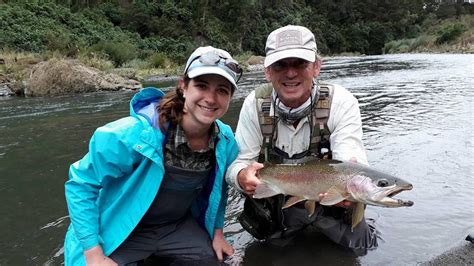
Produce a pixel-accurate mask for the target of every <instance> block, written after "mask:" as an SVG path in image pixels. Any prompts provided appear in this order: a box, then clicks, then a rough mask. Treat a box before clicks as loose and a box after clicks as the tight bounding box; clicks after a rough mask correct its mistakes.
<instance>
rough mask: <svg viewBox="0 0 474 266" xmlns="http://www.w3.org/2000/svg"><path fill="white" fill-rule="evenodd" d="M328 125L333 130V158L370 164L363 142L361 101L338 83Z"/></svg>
mask: <svg viewBox="0 0 474 266" xmlns="http://www.w3.org/2000/svg"><path fill="white" fill-rule="evenodd" d="M328 127H329V130H330V131H331V137H330V142H331V151H332V156H333V159H337V160H342V161H357V162H358V163H361V164H365V165H368V162H367V155H366V152H365V148H364V144H363V142H362V120H361V116H360V110H359V103H358V101H357V99H356V98H355V97H354V96H353V95H352V94H351V93H350V92H349V91H347V90H346V89H344V88H342V87H340V86H337V85H336V88H335V90H334V97H333V102H332V105H331V113H330V116H329V121H328Z"/></svg>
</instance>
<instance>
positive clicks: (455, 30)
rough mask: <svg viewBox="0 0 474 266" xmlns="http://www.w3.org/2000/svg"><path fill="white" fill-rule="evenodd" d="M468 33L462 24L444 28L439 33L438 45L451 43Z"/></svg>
mask: <svg viewBox="0 0 474 266" xmlns="http://www.w3.org/2000/svg"><path fill="white" fill-rule="evenodd" d="M464 31H466V28H465V27H464V25H462V24H451V25H447V26H445V27H443V28H442V29H441V30H440V31H439V32H438V34H439V36H438V38H436V43H437V44H442V43H447V42H450V41H452V40H454V39H456V38H457V37H459V36H461V34H462V33H463V32H464Z"/></svg>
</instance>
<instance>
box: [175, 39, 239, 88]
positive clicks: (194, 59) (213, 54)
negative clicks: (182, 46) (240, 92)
mask: <svg viewBox="0 0 474 266" xmlns="http://www.w3.org/2000/svg"><path fill="white" fill-rule="evenodd" d="M206 74H216V75H220V76H222V77H224V78H226V79H227V80H228V81H229V82H230V83H231V84H232V86H233V89H234V91H235V89H237V81H238V80H239V79H240V76H241V74H242V68H241V67H240V65H239V63H238V62H237V61H235V60H234V59H233V58H232V56H231V55H230V54H229V53H228V52H227V51H225V50H222V49H218V48H214V47H212V46H205V47H199V48H197V49H196V50H194V52H193V53H192V54H191V55H190V56H189V58H188V61H187V63H186V68H185V69H184V75H187V76H188V77H189V78H195V77H198V76H201V75H206Z"/></svg>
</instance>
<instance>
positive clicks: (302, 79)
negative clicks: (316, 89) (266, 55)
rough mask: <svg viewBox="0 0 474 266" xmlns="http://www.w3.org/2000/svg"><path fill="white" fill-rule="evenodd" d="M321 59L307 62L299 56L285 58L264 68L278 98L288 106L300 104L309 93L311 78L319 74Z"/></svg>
mask: <svg viewBox="0 0 474 266" xmlns="http://www.w3.org/2000/svg"><path fill="white" fill-rule="evenodd" d="M320 68H321V61H319V60H316V62H314V63H312V62H308V61H306V60H303V59H300V58H285V59H282V60H279V61H277V62H275V63H273V64H271V65H270V66H268V67H267V68H265V77H266V78H267V81H269V82H271V83H272V85H273V88H274V89H275V91H276V93H277V94H278V97H279V98H280V100H281V101H282V102H283V103H284V104H285V105H286V106H288V107H291V108H296V107H298V106H300V105H302V104H303V103H304V102H306V100H307V99H308V98H309V97H310V95H311V88H312V86H313V78H314V77H317V76H319V71H320Z"/></svg>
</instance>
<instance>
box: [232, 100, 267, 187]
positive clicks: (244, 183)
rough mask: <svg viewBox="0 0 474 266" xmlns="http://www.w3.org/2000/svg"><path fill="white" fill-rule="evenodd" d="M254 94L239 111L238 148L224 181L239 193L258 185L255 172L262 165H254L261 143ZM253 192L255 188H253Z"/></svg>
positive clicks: (236, 135) (236, 134)
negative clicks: (235, 157) (237, 153)
mask: <svg viewBox="0 0 474 266" xmlns="http://www.w3.org/2000/svg"><path fill="white" fill-rule="evenodd" d="M255 102H256V99H255V92H254V91H253V92H251V93H250V94H249V95H248V96H247V98H246V99H245V101H244V103H243V105H242V109H241V110H240V116H239V122H238V124H237V129H236V131H235V139H236V141H237V144H238V146H239V155H238V156H237V159H236V160H235V161H234V162H233V163H232V164H231V165H230V166H229V168H228V169H227V173H226V181H227V183H228V184H230V185H232V186H234V187H235V188H236V189H237V190H239V191H241V192H246V193H247V194H249V193H251V190H252V187H254V186H256V184H257V183H259V180H258V178H257V177H256V171H257V170H258V169H260V168H261V167H262V166H263V165H261V164H258V163H256V162H257V159H258V156H259V154H260V148H261V145H262V142H263V136H262V132H261V130H260V125H259V124H258V115H257V108H256V103H255ZM253 190H255V188H253Z"/></svg>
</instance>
